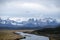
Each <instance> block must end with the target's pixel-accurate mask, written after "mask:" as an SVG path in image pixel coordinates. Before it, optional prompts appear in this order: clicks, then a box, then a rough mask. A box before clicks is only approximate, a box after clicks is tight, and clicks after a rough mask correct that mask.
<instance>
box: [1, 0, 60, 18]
mask: <svg viewBox="0 0 60 40" xmlns="http://www.w3.org/2000/svg"><path fill="white" fill-rule="evenodd" d="M0 16H10V17H37V18H39V17H53V18H58V19H59V18H60V0H0Z"/></svg>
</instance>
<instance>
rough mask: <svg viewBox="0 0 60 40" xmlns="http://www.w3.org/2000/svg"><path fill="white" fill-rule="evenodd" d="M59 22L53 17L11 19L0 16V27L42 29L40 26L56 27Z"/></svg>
mask: <svg viewBox="0 0 60 40" xmlns="http://www.w3.org/2000/svg"><path fill="white" fill-rule="evenodd" d="M59 24H60V23H59V22H57V20H56V19H53V18H50V17H49V18H43V19H42V18H40V19H34V18H29V19H28V20H27V21H21V20H19V19H17V21H15V20H11V19H10V18H7V19H5V20H4V19H2V18H0V29H3V28H5V29H42V28H56V27H57V26H58V25H59Z"/></svg>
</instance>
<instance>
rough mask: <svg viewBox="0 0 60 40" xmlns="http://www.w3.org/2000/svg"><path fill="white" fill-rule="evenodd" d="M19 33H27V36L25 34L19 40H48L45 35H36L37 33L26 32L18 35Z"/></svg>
mask: <svg viewBox="0 0 60 40" xmlns="http://www.w3.org/2000/svg"><path fill="white" fill-rule="evenodd" d="M21 34H23V35H25V34H27V35H28V36H25V37H26V38H24V39H20V40H49V38H48V37H45V36H38V35H34V34H28V33H20V34H19V35H21Z"/></svg>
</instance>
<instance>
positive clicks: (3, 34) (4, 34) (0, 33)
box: [0, 30, 31, 40]
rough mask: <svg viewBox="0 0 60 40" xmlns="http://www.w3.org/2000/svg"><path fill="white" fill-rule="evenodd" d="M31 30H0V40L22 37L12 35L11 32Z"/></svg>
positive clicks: (13, 39)
mask: <svg viewBox="0 0 60 40" xmlns="http://www.w3.org/2000/svg"><path fill="white" fill-rule="evenodd" d="M29 31H31V30H0V40H15V39H16V38H21V37H22V36H20V35H16V34H13V32H29Z"/></svg>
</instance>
